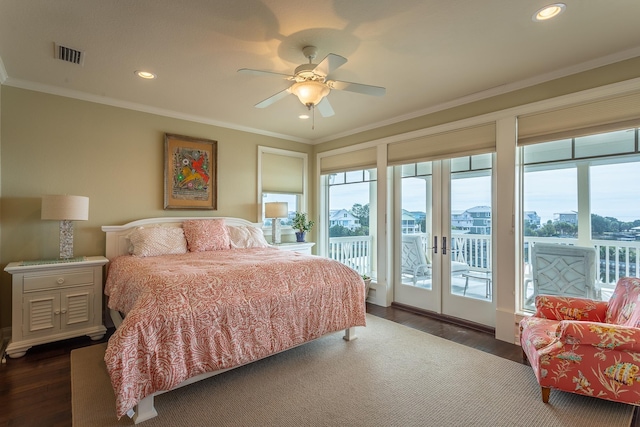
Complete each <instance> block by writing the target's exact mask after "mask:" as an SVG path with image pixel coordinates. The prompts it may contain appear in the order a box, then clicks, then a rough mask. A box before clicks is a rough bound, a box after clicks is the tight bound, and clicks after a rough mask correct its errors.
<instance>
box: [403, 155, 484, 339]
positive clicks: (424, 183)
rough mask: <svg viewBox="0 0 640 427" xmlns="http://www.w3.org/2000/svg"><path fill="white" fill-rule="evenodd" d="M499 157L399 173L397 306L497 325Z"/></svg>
mask: <svg viewBox="0 0 640 427" xmlns="http://www.w3.org/2000/svg"><path fill="white" fill-rule="evenodd" d="M492 162H493V156H492V154H483V155H476V156H465V157H458V158H452V159H446V160H438V161H431V162H422V163H415V164H407V165H402V166H396V167H394V186H395V187H394V190H395V191H394V194H395V200H394V206H395V209H396V215H395V218H397V220H396V221H395V227H394V234H395V236H396V238H395V245H394V247H395V265H396V266H397V268H395V269H394V271H395V277H394V300H395V301H396V302H398V303H402V304H405V305H409V306H412V307H416V308H420V309H424V310H428V311H433V312H436V313H440V314H445V315H448V316H453V317H457V318H460V319H465V320H468V321H472V322H475V323H479V324H483V325H487V326H492V327H493V326H495V304H494V298H493V279H492V244H491V243H492V242H491V236H492V233H491V229H492V223H491V220H492V215H491V213H492V212H491V211H492V209H491V206H492V188H493V180H492Z"/></svg>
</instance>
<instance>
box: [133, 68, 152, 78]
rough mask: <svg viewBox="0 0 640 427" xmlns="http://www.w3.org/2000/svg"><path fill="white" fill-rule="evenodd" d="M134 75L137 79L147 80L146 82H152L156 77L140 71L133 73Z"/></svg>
mask: <svg viewBox="0 0 640 427" xmlns="http://www.w3.org/2000/svg"><path fill="white" fill-rule="evenodd" d="M135 75H136V76H138V77H141V78H143V79H147V80H153V79H155V78H156V75H155V74H153V73H150V72H149V71H141V70H137V71H136V72H135Z"/></svg>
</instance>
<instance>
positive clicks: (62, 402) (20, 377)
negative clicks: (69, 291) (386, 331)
mask: <svg viewBox="0 0 640 427" xmlns="http://www.w3.org/2000/svg"><path fill="white" fill-rule="evenodd" d="M367 312H369V313H371V314H373V315H375V316H379V317H382V318H385V319H388V320H391V321H394V322H397V323H400V324H402V325H406V326H408V327H411V328H414V329H418V330H421V331H424V332H427V333H430V334H433V335H436V336H439V337H442V338H446V339H449V340H451V341H455V342H457V343H460V344H463V345H467V346H469V347H473V348H476V349H479V350H482V351H486V352H487V353H491V354H494V355H496V356H499V357H503V358H506V359H509V360H513V361H515V362H519V363H525V362H524V360H523V359H522V351H521V349H520V347H519V346H516V345H513V344H509V343H506V342H504V341H499V340H496V339H495V338H494V337H493V336H492V335H491V334H488V333H486V332H481V331H478V330H474V329H471V328H468V327H465V326H460V325H456V324H453V323H449V322H445V321H442V320H439V319H436V318H432V317H428V316H423V315H420V314H416V313H411V312H408V311H405V310H402V309H399V308H394V307H379V306H376V305H371V304H367ZM112 332H113V330H109V331H108V332H107V336H108V335H109V334H110V333H112ZM106 340H107V337H105V338H104V339H102V340H100V341H91V340H90V339H89V338H87V337H83V338H76V339H71V340H67V341H63V342H59V343H51V344H45V345H41V346H37V347H34V348H32V349H31V350H29V351H28V352H27V354H26V355H25V356H24V357H21V358H18V359H8V360H7V363H6V364H2V365H0V427H5V426H29V427H31V426H34V427H35V426H37V427H45V426H61V427H62V426H71V379H70V372H71V362H70V353H71V350H73V349H75V348H80V347H85V346H87V345H93V344H96V343H100V342H105V341H106ZM638 418H639V416H638V409H636V411H635V413H634V417H633V422H632V424H631V426H632V427H640V422H639V421H638Z"/></svg>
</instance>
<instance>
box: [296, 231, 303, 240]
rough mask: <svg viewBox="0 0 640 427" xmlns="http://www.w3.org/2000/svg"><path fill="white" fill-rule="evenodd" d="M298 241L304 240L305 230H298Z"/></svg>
mask: <svg viewBox="0 0 640 427" xmlns="http://www.w3.org/2000/svg"><path fill="white" fill-rule="evenodd" d="M296 242H304V231H296Z"/></svg>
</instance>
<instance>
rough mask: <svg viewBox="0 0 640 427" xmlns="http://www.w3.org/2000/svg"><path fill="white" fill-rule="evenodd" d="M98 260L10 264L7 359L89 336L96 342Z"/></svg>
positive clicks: (98, 324) (100, 258) (99, 305)
mask: <svg viewBox="0 0 640 427" xmlns="http://www.w3.org/2000/svg"><path fill="white" fill-rule="evenodd" d="M107 262H109V260H108V259H107V258H105V257H103V256H93V257H84V259H83V260H78V261H71V262H56V261H52V262H47V261H41V262H39V261H26V262H12V263H10V264H9V265H7V267H6V268H5V269H4V270H5V271H6V272H8V273H9V274H11V276H12V304H11V308H12V311H13V313H12V316H11V342H9V345H8V346H7V349H6V353H7V354H8V355H9V357H12V358H15V357H21V356H24V354H25V353H26V351H27V350H29V349H30V348H31V347H33V346H34V345H38V344H44V343H48V342H52V341H58V340H63V339H67V338H72V337H77V336H81V335H88V336H89V337H91V339H92V340H99V339H101V338H102V337H103V336H104V334H105V332H106V331H107V329H106V328H105V327H104V325H103V324H102V269H103V267H104V265H105V264H106V263H107Z"/></svg>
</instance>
